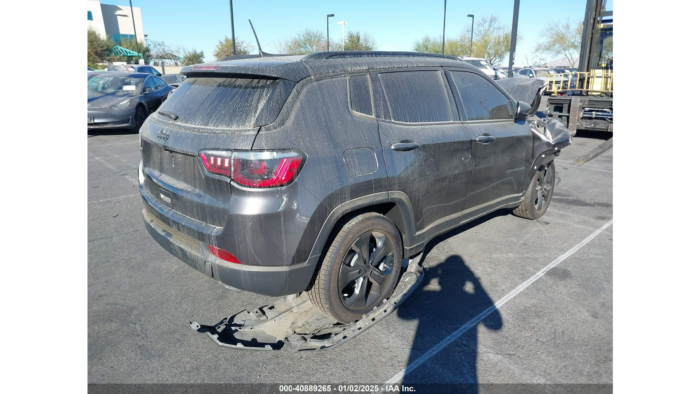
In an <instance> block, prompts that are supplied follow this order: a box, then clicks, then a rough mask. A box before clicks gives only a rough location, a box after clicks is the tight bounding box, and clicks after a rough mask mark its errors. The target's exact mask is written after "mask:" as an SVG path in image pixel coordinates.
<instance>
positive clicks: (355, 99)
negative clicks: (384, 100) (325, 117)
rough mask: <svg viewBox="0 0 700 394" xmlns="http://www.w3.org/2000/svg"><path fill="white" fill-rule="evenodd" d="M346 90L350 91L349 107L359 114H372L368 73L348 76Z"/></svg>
mask: <svg viewBox="0 0 700 394" xmlns="http://www.w3.org/2000/svg"><path fill="white" fill-rule="evenodd" d="M348 91H349V92H350V109H352V110H353V111H355V112H359V113H361V114H365V115H369V116H374V112H373V111H372V91H371V90H370V81H369V75H358V76H352V77H349V78H348Z"/></svg>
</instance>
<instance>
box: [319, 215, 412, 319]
mask: <svg viewBox="0 0 700 394" xmlns="http://www.w3.org/2000/svg"><path fill="white" fill-rule="evenodd" d="M363 245H366V246H367V247H366V248H363ZM402 252H403V245H402V241H401V235H400V234H399V231H398V229H397V228H396V226H395V225H394V223H392V222H391V220H389V219H387V218H386V217H384V216H382V215H380V214H378V213H366V214H362V215H360V216H357V217H355V218H353V219H351V220H350V221H349V222H348V223H346V224H345V225H344V226H343V228H342V229H341V230H340V232H339V233H338V235H337V236H336V237H335V238H334V239H333V243H332V244H331V246H330V247H329V248H328V251H327V252H326V255H325V257H324V259H323V262H322V264H321V268H320V269H319V272H318V275H317V276H316V280H315V282H314V285H313V287H312V288H311V290H309V298H310V299H311V302H312V303H313V304H314V305H316V307H318V308H319V309H320V310H321V311H323V312H324V313H325V314H326V315H328V316H329V317H331V318H332V319H334V320H336V321H338V322H340V323H343V324H348V323H352V322H354V321H357V320H359V319H361V318H362V315H363V314H365V313H367V312H369V311H371V310H372V309H373V308H374V307H375V306H377V305H380V304H381V303H382V302H383V301H384V300H385V299H387V298H389V297H390V296H391V294H392V293H393V291H394V288H395V287H396V283H397V282H398V280H399V275H400V273H401V261H402V255H403V253H402ZM367 256H368V257H369V259H367V258H366V257H367ZM341 286H342V287H341Z"/></svg>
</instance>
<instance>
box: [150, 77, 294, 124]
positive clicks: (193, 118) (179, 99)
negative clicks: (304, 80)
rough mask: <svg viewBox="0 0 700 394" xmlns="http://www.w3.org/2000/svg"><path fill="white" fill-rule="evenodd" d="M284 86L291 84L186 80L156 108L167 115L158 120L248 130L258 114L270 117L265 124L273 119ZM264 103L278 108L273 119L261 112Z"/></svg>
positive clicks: (266, 80)
mask: <svg viewBox="0 0 700 394" xmlns="http://www.w3.org/2000/svg"><path fill="white" fill-rule="evenodd" d="M288 84H292V83H291V82H288V81H282V80H279V79H263V78H211V77H204V78H202V77H194V78H187V79H186V80H185V81H184V82H183V83H182V84H181V85H180V87H178V88H177V89H175V90H174V91H173V94H172V95H171V96H170V97H169V98H168V99H167V100H166V101H165V102H164V103H163V105H162V106H161V107H160V108H159V109H158V112H162V113H167V114H168V115H167V116H163V115H162V114H160V115H159V117H160V119H163V120H167V121H169V120H171V119H172V117H173V115H176V116H177V120H176V123H178V124H187V125H192V126H199V127H208V128H222V129H250V128H252V127H254V126H257V125H256V124H255V123H256V122H255V120H256V119H257V118H258V115H260V114H261V112H264V114H265V115H266V116H265V117H266V118H271V119H267V123H270V122H271V121H272V120H274V119H275V118H276V117H277V114H279V110H280V109H281V105H279V101H280V97H278V95H279V93H280V92H281V93H282V94H284V95H285V96H284V99H283V100H281V101H282V103H284V101H285V100H286V98H287V96H288V95H289V91H290V90H291V88H289V86H287V85H288ZM292 85H293V84H292ZM280 86H283V88H282V89H279V88H280ZM276 93H277V94H276ZM268 101H270V102H274V103H276V105H275V106H276V107H278V108H275V109H274V111H273V112H275V113H274V116H270V114H269V113H270V109H266V110H265V106H266V103H267V102H268ZM258 123H260V122H258Z"/></svg>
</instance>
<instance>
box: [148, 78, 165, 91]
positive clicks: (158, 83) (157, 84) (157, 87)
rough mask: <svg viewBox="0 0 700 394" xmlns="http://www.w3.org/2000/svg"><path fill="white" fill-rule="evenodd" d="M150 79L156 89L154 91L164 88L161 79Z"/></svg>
mask: <svg viewBox="0 0 700 394" xmlns="http://www.w3.org/2000/svg"><path fill="white" fill-rule="evenodd" d="M151 79H152V80H153V81H154V82H155V84H156V88H155V90H159V89H163V88H164V87H165V82H163V80H162V79H160V78H156V77H151Z"/></svg>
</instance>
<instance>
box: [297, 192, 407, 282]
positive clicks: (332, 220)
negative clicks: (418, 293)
mask: <svg viewBox="0 0 700 394" xmlns="http://www.w3.org/2000/svg"><path fill="white" fill-rule="evenodd" d="M369 212H375V213H378V214H380V215H382V216H384V217H386V218H387V219H389V220H391V222H392V223H394V225H395V226H396V228H397V229H398V231H399V234H400V235H401V241H402V249H403V257H404V258H405V257H406V253H407V249H406V246H407V245H412V244H413V238H414V237H415V222H414V220H413V210H412V208H411V202H410V200H409V199H408V196H407V195H406V194H405V193H403V192H383V193H377V194H371V195H368V196H363V197H359V198H356V199H353V200H350V201H346V202H344V203H342V204H340V205H338V206H337V207H336V208H335V209H333V211H331V213H330V214H329V215H328V218H327V219H326V221H325V222H324V224H323V226H322V227H321V230H320V231H319V234H318V236H317V237H316V242H315V243H314V246H313V248H312V249H311V254H310V257H309V261H308V263H310V264H314V265H315V266H316V268H315V269H314V274H313V276H312V278H311V281H310V282H309V286H310V285H311V284H313V283H314V280H315V278H316V274H317V273H318V270H319V268H320V266H321V265H320V264H319V263H320V261H321V259H322V257H323V256H324V255H325V253H326V251H327V250H328V247H329V245H330V242H329V241H331V240H333V239H334V238H335V236H336V235H337V234H338V232H340V229H342V228H343V226H344V225H345V224H346V223H347V222H349V221H350V220H352V219H353V218H355V217H357V216H359V215H362V214H365V213H369Z"/></svg>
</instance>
